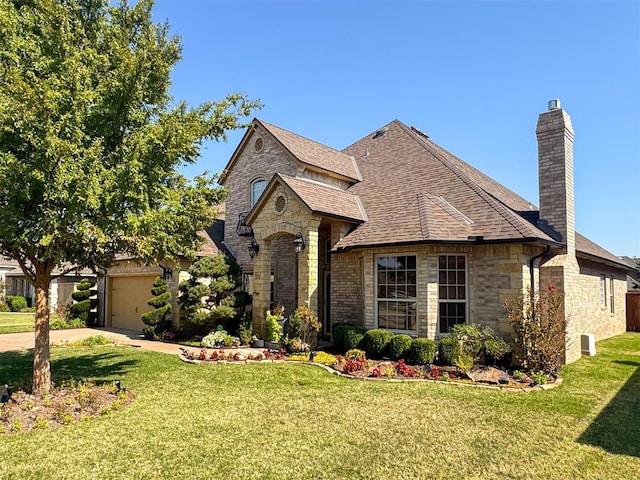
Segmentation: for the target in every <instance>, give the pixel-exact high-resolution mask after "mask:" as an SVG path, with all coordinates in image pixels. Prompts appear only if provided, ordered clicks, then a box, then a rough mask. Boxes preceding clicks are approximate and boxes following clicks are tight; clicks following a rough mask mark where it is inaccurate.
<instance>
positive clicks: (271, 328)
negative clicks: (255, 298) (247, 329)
mask: <svg viewBox="0 0 640 480" xmlns="http://www.w3.org/2000/svg"><path fill="white" fill-rule="evenodd" d="M283 313H284V307H283V306H282V305H278V306H277V307H276V308H274V309H273V312H271V310H267V311H266V313H265V329H266V331H267V338H266V340H267V341H269V342H279V341H280V337H281V336H282V326H281V325H280V323H279V322H278V320H279V319H280V318H282V314H283Z"/></svg>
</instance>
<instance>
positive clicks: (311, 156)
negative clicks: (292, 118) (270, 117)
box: [254, 119, 362, 181]
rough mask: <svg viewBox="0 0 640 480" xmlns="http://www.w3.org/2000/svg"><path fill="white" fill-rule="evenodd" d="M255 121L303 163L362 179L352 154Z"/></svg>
mask: <svg viewBox="0 0 640 480" xmlns="http://www.w3.org/2000/svg"><path fill="white" fill-rule="evenodd" d="M254 121H255V122H257V123H259V124H260V125H262V126H263V127H264V128H265V130H267V131H268V132H269V133H271V135H273V136H274V137H275V138H276V140H278V142H280V144H281V145H282V146H283V147H284V148H285V149H286V150H288V151H289V153H291V154H292V155H293V156H294V157H295V158H297V159H298V160H299V161H301V162H302V163H306V164H307V165H311V166H313V167H318V168H320V169H321V170H325V171H328V172H334V173H338V174H340V175H342V176H344V177H347V178H349V179H351V180H355V181H359V180H362V177H361V175H360V171H359V170H358V166H357V164H356V161H355V159H354V158H353V157H352V156H351V155H348V154H345V153H343V152H340V151H339V150H334V149H333V148H331V147H327V146H326V145H323V144H321V143H318V142H316V141H313V140H310V139H308V138H306V137H303V136H301V135H298V134H296V133H293V132H290V131H288V130H285V129H283V128H280V127H277V126H275V125H272V124H270V123H267V122H264V121H262V120H258V119H255V120H254Z"/></svg>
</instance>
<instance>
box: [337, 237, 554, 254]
mask: <svg viewBox="0 0 640 480" xmlns="http://www.w3.org/2000/svg"><path fill="white" fill-rule="evenodd" d="M505 243H508V244H512V243H537V244H540V245H545V246H546V245H550V246H552V247H560V246H562V244H561V243H558V242H554V241H550V240H546V239H542V238H536V237H528V238H510V239H495V240H485V239H473V240H411V241H406V242H392V243H371V244H363V245H353V246H347V247H341V248H337V249H333V250H332V251H333V252H337V253H343V252H348V251H351V250H360V249H367V248H389V247H411V246H419V245H452V246H453V245H457V246H474V245H475V246H477V245H497V244H505Z"/></svg>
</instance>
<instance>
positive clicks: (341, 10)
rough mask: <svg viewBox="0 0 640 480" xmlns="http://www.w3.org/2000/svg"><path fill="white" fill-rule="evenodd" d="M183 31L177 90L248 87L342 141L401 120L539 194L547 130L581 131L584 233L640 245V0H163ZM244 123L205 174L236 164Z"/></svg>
mask: <svg viewBox="0 0 640 480" xmlns="http://www.w3.org/2000/svg"><path fill="white" fill-rule="evenodd" d="M154 12H155V18H156V19H157V20H158V21H165V20H166V21H168V22H169V24H170V26H171V31H172V32H173V33H175V34H177V35H180V36H181V37H182V40H183V60H182V61H181V62H180V63H179V64H178V66H177V67H176V69H175V70H174V74H173V87H172V93H173V95H174V98H175V99H176V100H186V101H188V102H189V103H190V104H193V105H196V104H199V103H201V102H204V101H206V100H217V99H222V98H223V97H224V96H225V95H226V94H227V93H229V92H236V91H238V92H245V93H247V94H248V95H249V96H250V97H252V98H256V99H260V100H261V101H262V102H263V103H264V108H263V109H262V110H261V111H258V112H256V116H257V117H258V118H262V119H264V120H266V121H268V122H270V123H273V124H276V125H278V126H280V127H282V128H286V129H288V130H291V131H293V132H296V133H298V134H300V135H304V136H306V137H309V138H311V139H313V140H316V141H319V142H321V143H324V144H326V145H329V146H331V147H334V148H337V149H342V148H344V147H346V146H348V145H350V144H351V143H353V142H355V141H356V140H358V139H360V138H361V137H363V136H365V135H367V134H368V133H370V132H372V131H374V130H375V129H377V128H379V127H380V126H382V125H384V124H386V123H388V122H389V121H391V120H393V119H395V118H397V119H399V120H401V121H402V122H404V123H405V124H407V125H411V126H416V127H418V128H420V129H421V130H423V131H425V132H427V133H428V134H429V135H430V136H431V139H432V140H434V141H435V142H436V143H438V144H439V145H441V146H443V147H444V148H446V149H448V150H449V151H451V152H452V153H454V154H456V155H458V156H459V157H461V158H462V159H464V160H465V161H467V162H468V163H470V164H471V165H473V166H475V167H476V168H478V169H480V170H481V171H483V172H485V173H486V174H488V175H490V176H491V177H493V178H495V179H496V180H498V181H499V182H501V183H502V184H504V185H506V186H507V187H509V188H510V189H512V190H513V191H515V192H517V193H518V194H520V195H521V196H523V197H524V198H526V199H528V200H530V201H531V202H532V203H534V204H536V205H537V204H538V179H537V147H536V138H535V126H536V121H537V117H538V114H539V113H541V112H543V111H545V110H546V108H547V101H548V100H550V99H554V98H558V99H560V100H561V101H562V106H563V108H564V109H565V110H566V111H567V112H568V113H569V114H570V115H571V117H572V121H573V126H574V129H575V132H576V139H575V150H574V162H575V197H576V228H577V230H578V231H579V232H581V233H582V234H584V235H586V236H587V237H589V238H591V239H592V240H594V241H595V242H597V243H599V244H600V245H602V246H603V247H605V248H606V249H608V250H609V251H611V252H612V253H614V254H616V255H629V256H640V213H639V212H640V210H639V206H640V195H639V193H640V192H639V190H640V189H639V187H640V33H639V32H640V2H637V1H633V2H622V1H600V2H594V1H586V2H585V1H571V0H565V1H561V2H549V1H544V2H515V1H514V2H506V1H500V2H486V1H475V2H461V1H449V2H431V1H422V2H408V1H323V2H307V1H296V2H294V1H288V2H284V1H279V2H276V1H266V0H265V1H253V2H252V1H233V2H231V1H205V0H156V7H155V11H154ZM241 136H242V132H238V133H234V134H232V135H230V136H229V142H228V143H227V144H224V143H222V144H218V143H210V144H207V145H206V148H205V149H204V150H203V152H202V153H203V154H202V158H201V160H200V161H199V162H198V163H197V165H193V166H190V167H188V168H185V169H184V173H186V174H187V175H189V176H193V175H194V174H196V173H201V172H202V171H204V170H208V171H210V172H211V171H213V172H217V171H220V170H222V169H223V168H224V166H225V165H226V163H227V161H228V160H229V157H230V156H231V154H232V153H233V150H234V149H235V147H236V145H237V143H238V141H239V140H240V138H241Z"/></svg>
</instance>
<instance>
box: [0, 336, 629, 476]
mask: <svg viewBox="0 0 640 480" xmlns="http://www.w3.org/2000/svg"><path fill="white" fill-rule="evenodd" d="M597 347H598V349H599V353H598V355H597V356H596V357H595V358H584V359H582V360H580V361H579V362H577V363H575V364H573V365H570V366H569V367H567V368H566V369H565V373H564V377H565V382H564V384H563V385H562V386H560V387H559V388H555V389H552V390H549V391H538V392H532V393H529V394H522V393H507V392H500V391H495V390H487V389H480V388H469V387H459V386H453V385H446V384H433V383H387V382H364V381H353V380H346V379H342V378H339V377H336V376H333V375H331V374H329V373H327V372H325V371H324V370H322V369H320V368H317V367H312V366H306V365H296V364H291V363H287V364H250V365H235V364H218V365H191V364H186V363H182V362H180V361H179V360H178V358H176V357H174V356H169V355H164V354H159V353H152V352H147V351H142V350H140V349H135V348H123V347H106V348H105V347H99V348H93V349H88V348H77V349H71V348H67V349H54V350H53V353H52V357H53V371H54V376H55V377H56V378H58V379H60V378H64V377H69V376H74V377H75V378H76V379H78V378H81V377H93V378H94V379H96V380H98V381H113V380H114V379H117V378H120V379H122V383H123V385H125V386H126V387H128V388H129V389H130V390H132V391H133V392H135V394H136V400H135V402H134V403H133V404H132V405H131V406H129V407H127V408H126V409H124V410H121V411H119V412H115V413H110V414H108V415H107V416H104V417H100V418H96V419H88V420H84V421H82V422H81V423H79V424H76V425H72V426H69V427H63V428H59V429H51V430H47V431H38V432H32V433H28V434H18V435H13V436H7V435H5V436H1V435H0V451H1V452H2V454H1V455H0V478H2V479H9V478H20V479H29V478H33V479H41V478H47V479H58V478H65V479H87V478H100V479H110V478H118V479H120V478H148V479H151V478H179V479H211V478H213V479H217V478H220V479H352V478H353V479H385V480H386V479H404V478H406V479H445V478H446V479H462V478H465V479H607V480H609V479H624V480H628V479H631V478H640V334H631V333H630V334H626V335H622V336H619V337H616V338H613V339H609V340H606V341H603V342H599V343H598V345H597ZM29 354H30V352H9V353H4V354H0V383H4V382H6V381H9V382H10V383H12V382H13V383H15V384H21V383H23V382H24V381H25V379H27V378H28V377H29V375H30V368H31V358H30V356H29Z"/></svg>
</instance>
